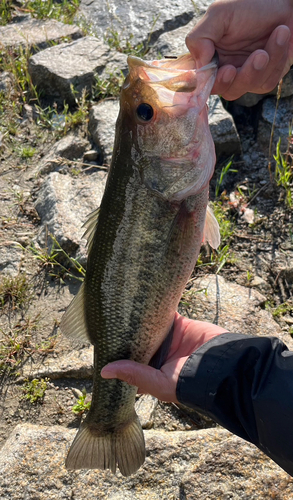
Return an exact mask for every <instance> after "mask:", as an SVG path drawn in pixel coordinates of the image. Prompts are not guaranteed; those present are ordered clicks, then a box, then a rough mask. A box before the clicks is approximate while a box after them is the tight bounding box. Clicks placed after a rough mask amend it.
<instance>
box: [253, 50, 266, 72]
mask: <svg viewBox="0 0 293 500" xmlns="http://www.w3.org/2000/svg"><path fill="white" fill-rule="evenodd" d="M267 63H268V57H267V56H266V55H265V54H256V56H255V57H254V59H253V67H254V69H257V70H261V69H264V68H265V67H266V65H267Z"/></svg>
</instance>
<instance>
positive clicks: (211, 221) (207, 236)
mask: <svg viewBox="0 0 293 500" xmlns="http://www.w3.org/2000/svg"><path fill="white" fill-rule="evenodd" d="M206 242H207V243H209V244H210V245H211V247H212V248H214V249H217V248H218V246H219V245H220V243H221V236H220V229H219V224H218V221H217V219H216V217H215V216H214V213H213V211H212V209H211V207H210V206H209V205H208V207H207V212H206V220H205V227H204V237H203V243H206Z"/></svg>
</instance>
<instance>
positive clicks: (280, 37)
mask: <svg viewBox="0 0 293 500" xmlns="http://www.w3.org/2000/svg"><path fill="white" fill-rule="evenodd" d="M289 37H290V32H289V31H288V30H285V29H279V30H278V33H277V38H276V41H277V44H278V45H279V46H280V47H282V46H283V45H285V44H286V43H287V42H288V40H289Z"/></svg>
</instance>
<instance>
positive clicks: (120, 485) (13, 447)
mask: <svg viewBox="0 0 293 500" xmlns="http://www.w3.org/2000/svg"><path fill="white" fill-rule="evenodd" d="M75 434H76V429H67V428H64V427H61V426H50V427H45V426H38V425H32V424H24V425H17V426H16V427H15V429H14V430H13V431H12V432H11V435H10V437H9V438H8V440H7V441H6V443H5V444H4V446H3V448H2V450H1V456H0V491H1V498H3V499H4V498H9V499H10V500H19V499H20V498H22V499H24V500H28V499H39V500H42V499H45V498H50V499H54V498H56V499H57V498H62V499H63V500H70V499H72V498H78V500H88V499H89V498H98V499H108V500H125V499H129V500H170V499H179V498H185V499H186V500H197V499H199V498H200V499H206V500H207V499H209V500H219V499H233V500H240V499H241V500H262V499H263V500H266V499H267V498H273V497H274V496H275V495H280V494H281V495H282V500H291V498H292V495H293V484H292V480H291V478H290V476H289V475H288V474H286V473H285V472H284V471H282V470H281V469H280V467H278V466H277V465H276V464H274V462H273V461H271V460H270V459H269V458H267V457H266V456H265V455H264V454H263V453H261V452H260V451H259V450H257V448H255V447H254V446H253V445H251V444H249V443H247V442H245V441H243V440H241V439H240V438H237V437H236V436H232V434H230V433H229V432H228V431H226V430H224V429H218V428H215V429H204V430H201V431H186V432H184V431H181V432H180V431H179V432H178V431H175V432H164V431H152V430H149V431H145V438H146V448H147V458H146V460H145V463H144V465H143V466H142V467H141V468H140V469H139V470H138V472H137V473H136V474H134V475H133V476H130V477H123V476H122V475H121V474H120V472H119V471H118V472H117V473H116V475H114V474H112V473H111V472H110V471H99V470H80V471H67V470H66V469H65V467H64V461H65V457H66V453H67V451H68V449H69V446H70V444H71V443H72V441H73V438H74V436H75ZM276 498H277V496H276ZM280 498H281V497H280Z"/></svg>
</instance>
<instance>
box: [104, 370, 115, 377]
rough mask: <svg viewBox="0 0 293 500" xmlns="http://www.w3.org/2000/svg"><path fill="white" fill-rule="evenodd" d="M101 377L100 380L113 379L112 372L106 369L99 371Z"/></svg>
mask: <svg viewBox="0 0 293 500" xmlns="http://www.w3.org/2000/svg"><path fill="white" fill-rule="evenodd" d="M101 377H102V378H115V375H114V374H113V372H112V371H110V370H107V368H103V369H102V371H101Z"/></svg>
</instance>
